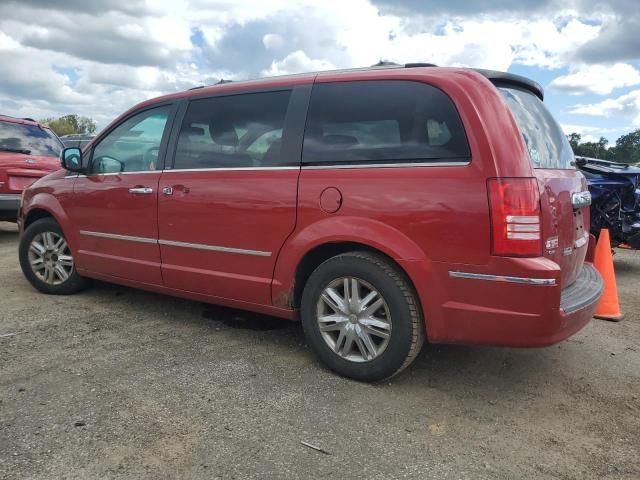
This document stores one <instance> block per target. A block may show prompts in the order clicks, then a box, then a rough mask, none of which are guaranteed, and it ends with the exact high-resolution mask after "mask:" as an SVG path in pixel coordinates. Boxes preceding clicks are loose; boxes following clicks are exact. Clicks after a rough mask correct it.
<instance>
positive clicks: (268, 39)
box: [262, 33, 286, 50]
mask: <svg viewBox="0 0 640 480" xmlns="http://www.w3.org/2000/svg"><path fill="white" fill-rule="evenodd" d="M262 43H263V44H264V48H266V49H267V50H278V49H280V48H282V47H284V46H285V45H286V41H285V39H284V38H283V37H282V35H278V34H277V33H267V34H266V35H265V36H264V37H262Z"/></svg>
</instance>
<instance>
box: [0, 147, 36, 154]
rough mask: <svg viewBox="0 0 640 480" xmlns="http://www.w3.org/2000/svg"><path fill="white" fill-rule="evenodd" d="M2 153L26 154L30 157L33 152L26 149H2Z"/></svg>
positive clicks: (0, 150)
mask: <svg viewBox="0 0 640 480" xmlns="http://www.w3.org/2000/svg"><path fill="white" fill-rule="evenodd" d="M0 152H11V153H24V154H25V155H29V154H30V153H31V150H28V149H26V148H0Z"/></svg>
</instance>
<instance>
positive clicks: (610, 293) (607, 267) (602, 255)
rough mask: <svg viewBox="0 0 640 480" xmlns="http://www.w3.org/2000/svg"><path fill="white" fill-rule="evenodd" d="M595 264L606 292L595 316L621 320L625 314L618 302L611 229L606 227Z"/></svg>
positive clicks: (599, 240)
mask: <svg viewBox="0 0 640 480" xmlns="http://www.w3.org/2000/svg"><path fill="white" fill-rule="evenodd" d="M593 264H594V266H595V267H596V270H598V272H600V275H601V276H602V279H603V280H604V292H603V293H602V298H600V303H598V307H597V308H596V313H595V315H594V317H595V318H600V319H602V320H611V321H613V322H619V321H620V320H622V319H623V318H624V315H623V314H622V313H621V312H620V304H619V303H618V286H617V284H616V273H615V272H614V270H613V257H612V256H611V240H610V239H609V230H607V229H606V228H603V229H602V230H600V237H599V238H598V243H597V245H596V255H595V260H594V262H593Z"/></svg>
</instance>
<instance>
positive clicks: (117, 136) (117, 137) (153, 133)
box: [90, 106, 171, 174]
mask: <svg viewBox="0 0 640 480" xmlns="http://www.w3.org/2000/svg"><path fill="white" fill-rule="evenodd" d="M170 109H171V107H170V106H164V107H157V108H152V109H150V110H145V111H144V112H141V113H138V114H136V115H134V116H132V117H130V118H128V119H127V120H125V121H124V122H123V123H121V124H120V125H118V126H117V127H116V128H115V129H114V130H112V131H111V132H110V133H109V134H107V136H106V137H104V138H103V139H102V140H100V143H98V144H97V145H96V146H95V147H94V148H93V156H92V161H91V168H90V173H94V174H98V173H120V172H144V171H149V170H156V169H157V168H158V153H159V152H160V143H161V142H162V136H163V134H164V130H165V126H166V124H167V119H168V118H169V111H170Z"/></svg>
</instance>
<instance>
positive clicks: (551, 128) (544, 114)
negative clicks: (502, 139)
mask: <svg viewBox="0 0 640 480" xmlns="http://www.w3.org/2000/svg"><path fill="white" fill-rule="evenodd" d="M499 90H500V93H502V95H503V97H504V98H505V100H506V101H507V105H509V108H510V109H511V112H512V113H513V116H514V117H515V118H516V122H518V126H519V127H520V131H521V132H522V136H523V137H524V141H525V142H526V144H527V149H528V150H529V158H530V160H531V164H532V165H533V167H534V168H560V169H574V168H575V167H574V164H573V162H574V157H573V150H571V145H570V144H569V141H568V140H567V137H565V135H564V132H563V131H562V129H561V128H560V125H558V122H556V121H555V119H554V118H553V116H552V115H551V113H550V112H549V110H547V107H545V105H544V103H542V100H540V99H539V98H538V97H537V96H536V95H534V94H533V93H531V92H526V91H524V90H517V89H514V88H500V89H499Z"/></svg>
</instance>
